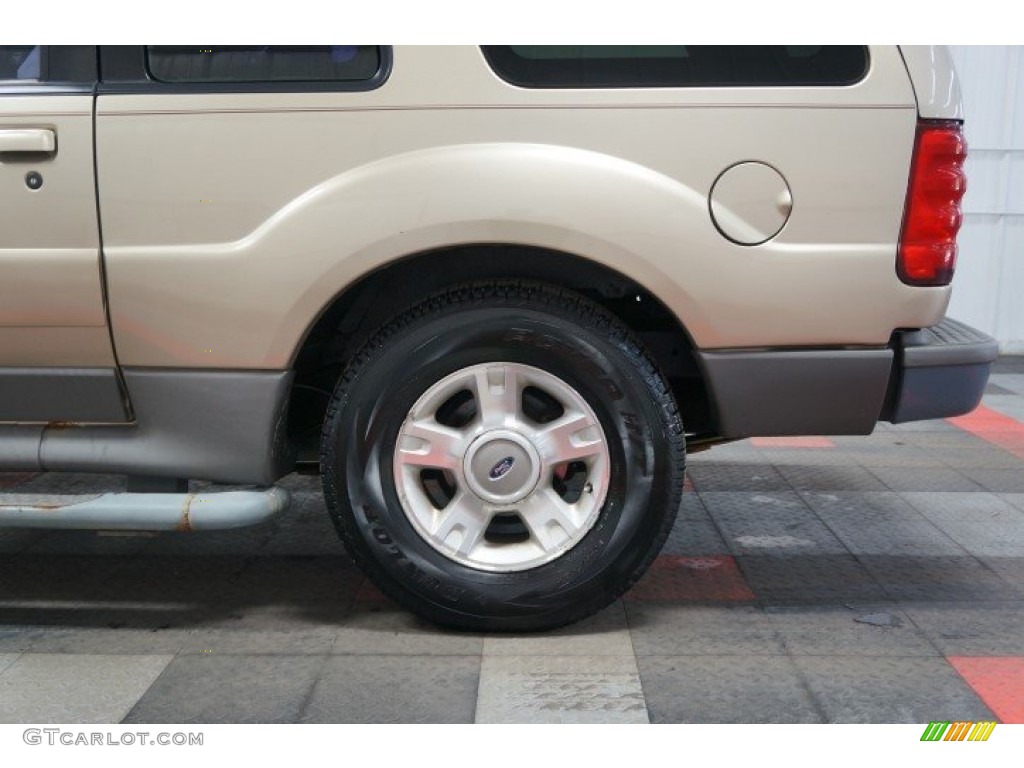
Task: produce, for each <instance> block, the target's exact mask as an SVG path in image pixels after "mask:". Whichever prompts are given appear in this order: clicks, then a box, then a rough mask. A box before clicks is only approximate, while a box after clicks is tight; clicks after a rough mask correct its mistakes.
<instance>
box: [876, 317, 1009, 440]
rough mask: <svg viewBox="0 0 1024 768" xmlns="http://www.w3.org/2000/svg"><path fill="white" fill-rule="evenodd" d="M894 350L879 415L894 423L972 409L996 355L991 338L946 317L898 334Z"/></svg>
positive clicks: (978, 400) (995, 345)
mask: <svg viewBox="0 0 1024 768" xmlns="http://www.w3.org/2000/svg"><path fill="white" fill-rule="evenodd" d="M893 349H894V352H895V360H894V362H893V373H892V377H891V379H890V387H889V392H890V394H889V397H888V399H887V403H886V409H885V411H884V412H883V414H882V416H881V419H882V420H883V421H890V422H892V423H893V424H900V423H903V422H906V421H921V420H923V419H939V418H944V417H948V416H960V415H961V414H964V413H969V412H970V411H972V410H974V409H975V408H976V407H977V405H978V403H979V402H981V397H982V395H983V394H984V393H985V384H986V383H987V382H988V375H989V369H990V368H991V366H992V363H993V362H994V361H995V360H996V358H997V357H999V345H998V343H997V342H996V340H995V339H993V338H992V337H991V336H988V335H986V334H984V333H982V332H981V331H977V330H975V329H974V328H971V327H970V326H967V325H964V324H963V323H960V322H957V321H956V320H950V319H948V318H947V319H945V320H943V321H942V322H941V323H939V324H938V325H936V326H933V327H932V328H925V329H924V330H920V331H905V332H901V333H897V334H896V335H895V336H894V339H893Z"/></svg>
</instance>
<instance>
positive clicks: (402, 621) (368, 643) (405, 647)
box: [333, 603, 484, 657]
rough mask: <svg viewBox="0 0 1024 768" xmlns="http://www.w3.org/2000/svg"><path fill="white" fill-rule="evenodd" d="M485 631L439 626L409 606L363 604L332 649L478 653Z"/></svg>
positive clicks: (343, 652)
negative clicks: (420, 615)
mask: <svg viewBox="0 0 1024 768" xmlns="http://www.w3.org/2000/svg"><path fill="white" fill-rule="evenodd" d="M483 646H484V638H483V635H479V634H474V633H470V632H455V631H452V630H444V629H439V628H438V627H436V626H434V625H433V624H428V623H426V622H425V621H423V620H421V619H419V618H417V617H416V616H414V615H413V614H411V613H409V612H408V611H406V610H403V609H401V608H398V607H396V606H394V605H393V604H391V603H386V604H384V605H382V606H380V607H379V609H378V610H371V609H367V608H361V609H359V610H356V611H354V612H353V613H352V615H351V616H349V618H348V619H347V620H346V621H345V622H344V623H342V624H340V625H339V626H338V634H337V639H336V640H335V643H334V648H333V653H335V654H338V655H401V656H416V657H420V656H479V655H480V653H481V652H482V651H483Z"/></svg>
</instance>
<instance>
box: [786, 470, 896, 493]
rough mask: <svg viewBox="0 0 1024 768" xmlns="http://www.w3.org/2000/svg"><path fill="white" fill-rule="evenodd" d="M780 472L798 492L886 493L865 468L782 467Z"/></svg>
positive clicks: (882, 486) (878, 481) (879, 482)
mask: <svg viewBox="0 0 1024 768" xmlns="http://www.w3.org/2000/svg"><path fill="white" fill-rule="evenodd" d="M779 471H780V472H781V473H782V475H783V476H784V477H785V478H786V479H787V480H788V481H789V484H790V485H791V486H793V488H795V489H796V490H798V491H884V490H886V488H885V486H884V485H883V484H882V482H881V481H880V480H879V479H878V478H877V477H875V476H874V475H873V474H871V472H870V471H868V470H867V469H865V468H864V467H858V466H851V465H843V466H818V467H816V466H801V465H795V466H781V467H779Z"/></svg>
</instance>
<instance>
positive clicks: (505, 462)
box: [487, 456, 516, 480]
mask: <svg viewBox="0 0 1024 768" xmlns="http://www.w3.org/2000/svg"><path fill="white" fill-rule="evenodd" d="M515 463H516V460H515V459H514V458H512V457H511V456H506V457H505V458H504V459H502V460H501V461H499V462H498V463H497V464H495V465H494V466H493V467H491V471H490V472H488V473H487V475H488V477H490V478H491V480H501V478H503V477H504V476H505V475H507V474H508V473H509V471H510V470H511V469H512V466H513V465H514V464H515Z"/></svg>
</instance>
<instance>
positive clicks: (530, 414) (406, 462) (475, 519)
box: [394, 362, 609, 571]
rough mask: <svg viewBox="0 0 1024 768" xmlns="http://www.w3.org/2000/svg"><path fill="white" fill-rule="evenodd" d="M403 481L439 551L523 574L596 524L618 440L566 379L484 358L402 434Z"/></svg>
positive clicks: (429, 399) (423, 531) (421, 527)
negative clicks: (613, 441) (611, 448)
mask: <svg viewBox="0 0 1024 768" xmlns="http://www.w3.org/2000/svg"><path fill="white" fill-rule="evenodd" d="M394 478H395V487H396V489H397V491H398V497H399V500H400V501H401V504H402V509H403V510H404V512H405V514H406V516H407V517H408V518H409V520H410V522H411V523H412V524H413V526H414V527H415V528H416V530H417V532H418V533H419V534H420V535H421V536H422V537H423V538H424V540H426V541H427V542H428V543H429V544H430V545H431V546H432V547H433V548H434V549H436V550H437V551H439V552H441V553H442V554H444V555H446V556H447V557H449V558H451V559H452V560H455V561H456V562H459V563H461V564H463V565H466V566H468V567H470V568H478V569H480V570H486V571H522V570H526V569H528V568H535V567H537V566H539V565H543V564H544V563H547V562H550V561H551V560H554V559H555V558H557V557H559V556H560V555H561V554H563V553H564V552H566V551H567V550H568V549H570V548H571V547H573V546H574V545H576V544H577V543H578V542H579V541H580V540H581V539H582V538H583V537H584V536H585V535H586V534H587V532H588V531H589V530H590V529H591V527H593V525H594V522H595V521H596V520H597V517H598V514H599V513H600V511H601V507H602V505H603V504H604V500H605V496H606V494H607V491H608V482H609V455H608V444H607V440H606V438H605V434H604V430H603V429H602V428H601V424H600V422H599V421H598V419H597V416H596V415H595V414H594V411H593V410H592V409H591V408H590V406H589V405H588V404H587V402H586V401H585V400H584V399H583V398H582V397H581V396H580V395H579V393H578V392H576V390H575V389H573V388H572V387H570V386H569V385H568V384H566V383H565V382H564V381H562V380H561V379H559V378H558V377H556V376H553V375H552V374H550V373H548V372H546V371H543V370H541V369H539V368H534V367H532V366H529V365H521V364H519V363H506V362H494V363H482V364H479V365H472V366H469V367H468V368H463V369H461V370H459V371H456V372H455V373H452V374H450V375H449V376H446V377H445V378H444V379H442V380H441V381H439V382H437V383H436V384H434V385H433V386H432V387H430V388H429V389H428V390H427V391H426V392H424V393H423V395H422V396H420V398H419V399H418V400H417V401H416V403H415V404H414V405H413V407H412V409H411V410H410V411H409V413H408V415H407V416H406V419H405V422H404V423H403V424H402V427H401V429H400V430H399V433H398V439H397V441H396V444H395V453H394Z"/></svg>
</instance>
